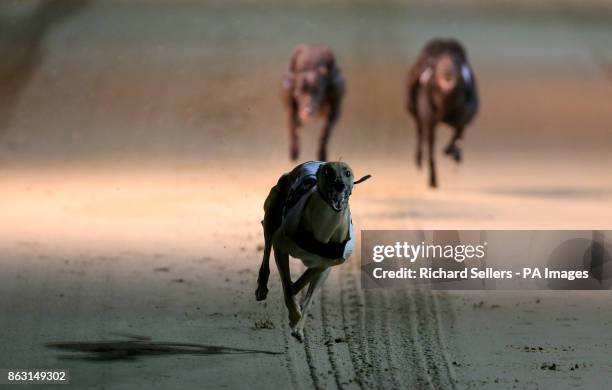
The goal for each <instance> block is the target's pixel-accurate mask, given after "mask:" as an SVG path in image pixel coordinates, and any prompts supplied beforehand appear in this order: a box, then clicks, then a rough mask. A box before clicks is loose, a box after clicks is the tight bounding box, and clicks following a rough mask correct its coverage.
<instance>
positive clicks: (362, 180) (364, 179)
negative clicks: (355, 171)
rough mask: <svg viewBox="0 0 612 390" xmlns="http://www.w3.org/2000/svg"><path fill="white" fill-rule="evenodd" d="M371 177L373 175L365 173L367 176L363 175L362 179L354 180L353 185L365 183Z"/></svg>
mask: <svg viewBox="0 0 612 390" xmlns="http://www.w3.org/2000/svg"><path fill="white" fill-rule="evenodd" d="M371 177H372V175H365V176H364V177H362V178H361V179H359V180H357V181H354V182H353V185H355V184H359V183H363V182H364V181H366V180H368V179H369V178H371Z"/></svg>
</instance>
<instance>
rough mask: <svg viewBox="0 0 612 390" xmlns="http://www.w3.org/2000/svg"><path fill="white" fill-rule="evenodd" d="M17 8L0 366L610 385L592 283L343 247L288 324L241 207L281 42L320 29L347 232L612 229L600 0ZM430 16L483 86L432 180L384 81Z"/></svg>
mask: <svg viewBox="0 0 612 390" xmlns="http://www.w3.org/2000/svg"><path fill="white" fill-rule="evenodd" d="M66 3H68V2H66ZM66 3H64V4H66ZM37 4H38V3H36V2H31V3H25V5H24V3H22V4H21V5H16V4H14V3H13V4H11V5H2V6H1V7H0V9H2V18H1V19H0V21H1V22H2V24H0V26H2V27H3V29H2V31H3V36H2V38H3V40H2V41H1V42H0V50H1V51H2V53H3V55H4V56H6V57H7V58H10V61H7V62H5V63H3V64H2V66H1V68H0V78H1V80H2V82H3V85H5V87H3V88H2V89H1V90H0V103H1V105H0V215H1V216H2V218H1V219H0V248H1V249H2V250H1V252H0V266H1V267H2V272H1V273H0V313H1V315H0V329H1V330H2V331H1V333H0V367H2V368H25V367H29V368H35V367H41V368H42V367H58V368H59V367H64V368H70V370H71V375H72V384H73V387H74V388H79V389H96V388H113V389H121V388H126V389H127V388H143V389H144V388H167V389H176V388H186V389H187V388H188V389H191V388H236V387H238V388H245V387H247V388H270V387H276V388H287V387H289V386H292V387H295V388H313V387H315V388H351V389H352V388H416V389H453V388H458V389H462V388H494V389H496V388H500V389H501V388H504V389H505V388H519V389H523V388H525V389H547V388H553V387H557V388H568V387H577V388H604V387H605V386H607V384H608V383H609V382H610V380H611V379H612V364H611V363H610V361H609V351H610V348H612V337H611V336H610V334H611V331H612V313H611V312H610V311H609V305H610V298H611V297H610V294H609V292H492V291H489V292H445V293H441V292H431V291H428V290H426V289H416V290H415V289H404V290H363V289H361V288H360V274H359V265H360V259H359V255H358V254H356V255H354V257H353V258H352V259H351V260H350V262H349V263H347V264H345V265H343V266H341V267H339V268H337V269H334V270H333V272H332V274H331V276H330V278H329V280H328V282H327V284H326V285H325V288H324V290H323V292H322V294H321V296H320V297H318V298H317V299H316V303H315V305H314V306H313V310H312V318H309V322H308V325H307V329H306V342H305V343H303V344H300V343H298V342H297V341H296V340H294V339H292V338H291V337H290V336H289V331H288V326H287V321H286V310H285V308H284V305H283V302H282V297H281V291H280V282H279V280H278V275H277V273H276V270H275V268H274V267H273V271H272V275H271V285H270V295H269V298H268V301H267V302H266V303H257V302H255V300H254V294H253V293H254V289H255V280H256V271H257V267H258V266H259V262H260V260H261V254H262V252H261V246H262V243H263V237H262V231H261V226H260V223H259V221H260V220H261V218H262V215H263V210H262V203H263V200H264V199H265V196H266V195H267V191H268V190H269V188H270V187H271V186H272V185H273V184H274V183H275V182H276V179H277V178H278V176H279V175H280V174H281V173H283V172H285V171H287V170H289V169H290V168H291V166H292V165H291V164H290V163H289V162H288V159H287V140H286V134H285V131H284V128H283V126H282V125H283V112H282V107H281V105H280V102H279V99H278V85H279V80H280V77H281V75H282V72H284V70H285V67H286V61H287V58H288V56H289V53H290V52H291V49H292V47H293V46H294V45H295V44H297V43H300V42H303V41H315V42H327V43H328V44H330V45H331V46H332V47H333V48H334V49H335V50H336V52H337V55H338V57H339V59H340V64H341V66H342V68H343V71H344V72H345V75H346V78H347V82H348V95H347V99H346V105H345V107H344V114H343V117H342V118H341V121H340V124H339V126H338V128H337V129H336V131H335V132H334V134H333V135H332V140H331V145H330V151H331V157H332V158H334V159H337V158H342V160H343V161H347V162H349V163H350V164H351V166H352V167H353V169H354V170H355V172H356V175H357V176H360V175H363V174H366V173H370V174H372V175H373V176H374V179H373V180H371V181H369V182H367V183H365V184H363V186H359V187H357V188H356V189H355V191H354V194H353V196H352V198H351V199H352V200H351V208H352V211H353V220H354V223H355V228H356V230H357V231H359V230H361V229H436V228H449V229H553V228H554V229H611V228H612V226H611V224H610V221H611V220H612V186H611V183H612V170H611V169H610V167H611V166H612V154H610V152H609V151H610V147H611V146H612V133H611V132H610V125H609V124H610V123H611V122H612V78H611V74H612V73H611V72H612V51H610V47H609V44H608V43H609V37H610V35H611V34H612V27H611V26H612V24H611V23H610V21H611V16H610V15H612V14H611V13H610V12H611V11H610V10H609V9H600V8H593V9H586V10H585V9H576V8H572V7H570V6H559V5H554V4H548V3H543V5H542V6H541V7H527V6H526V5H524V6H523V7H522V8H512V7H510V6H502V7H501V8H500V9H496V8H487V7H484V6H478V5H477V4H476V2H466V4H462V5H461V6H459V5H455V6H454V7H451V8H448V7H446V8H444V7H441V6H427V5H423V4H418V3H417V4H413V5H410V6H405V5H399V4H396V3H388V4H387V3H385V5H384V6H377V7H375V6H373V5H372V4H369V3H368V2H359V3H358V5H355V6H348V5H344V4H342V5H329V4H327V3H326V2H314V3H313V5H311V6H309V7H306V6H284V5H279V4H282V3H281V2H279V3H275V2H264V4H263V5H255V4H253V3H249V2H246V3H232V5H228V4H226V3H222V2H214V3H212V4H207V5H203V4H200V3H195V2H187V1H182V2H178V3H174V4H170V3H169V2H167V3H166V2H151V3H146V4H145V2H141V1H128V2H106V1H104V2H102V1H97V2H96V1H90V2H83V3H81V2H70V6H65V7H57V6H56V7H54V8H51V10H46V11H45V10H42V11H41V9H40V8H37ZM525 7H527V8H525ZM37 10H38V11H37ZM17 21H18V22H17ZM435 35H442V36H456V37H459V38H460V39H462V40H463V41H464V42H465V43H466V44H467V46H468V50H469V52H470V55H471V58H472V62H473V64H474V68H475V71H476V73H477V75H478V82H479V85H480V89H481V94H482V100H483V106H482V111H481V114H480V116H479V117H478V119H477V122H476V123H475V125H474V126H473V127H471V128H469V129H468V132H467V139H466V150H465V161H464V163H463V164H462V165H461V166H456V165H454V164H453V163H452V162H451V161H447V159H445V158H444V156H443V155H442V153H440V155H439V156H438V161H439V165H440V173H439V176H440V177H439V179H440V186H441V188H440V189H439V190H437V191H431V190H429V189H428V188H427V187H426V176H425V174H424V172H419V171H417V170H416V168H415V167H414V164H413V152H414V150H413V149H414V132H413V127H412V124H411V122H410V121H409V119H408V117H407V115H406V114H405V113H404V112H403V96H404V95H403V84H404V72H405V70H406V68H407V65H408V63H409V62H410V60H411V59H412V58H414V56H415V54H416V53H417V52H418V50H419V48H420V46H421V45H422V43H423V42H424V41H425V40H427V39H428V38H430V37H432V36H435ZM16 48H18V50H17V49H16ZM317 132H318V129H317V128H316V126H310V127H308V128H306V129H304V131H303V132H302V134H301V136H302V142H303V155H302V158H303V159H309V158H311V157H314V155H315V141H316V138H317V134H318V133H317ZM441 134H442V137H441V138H443V141H445V140H446V137H448V136H449V134H448V133H446V132H445V131H444V130H442V131H441ZM440 147H441V146H440ZM358 245H359V243H358ZM293 269H294V272H295V273H296V274H297V273H299V272H300V271H301V269H300V267H299V266H298V265H297V263H294V265H293ZM104 341H116V343H114V344H112V348H111V349H110V351H109V345H108V344H102V347H101V346H100V345H99V344H96V343H99V342H104ZM51 342H75V343H76V344H75V346H76V347H75V348H76V349H80V350H81V352H78V351H76V350H75V348H72V349H65V350H60V349H54V348H48V347H47V346H46V343H51ZM160 342H171V343H172V344H171V345H170V346H168V345H167V344H160ZM181 343H188V344H190V345H188V346H187V345H182V344H181ZM73 347H74V346H73ZM217 347H223V348H217ZM105 348H106V349H105ZM553 364H554V369H552V368H551V367H552V366H553ZM23 388H26V386H24V387H23Z"/></svg>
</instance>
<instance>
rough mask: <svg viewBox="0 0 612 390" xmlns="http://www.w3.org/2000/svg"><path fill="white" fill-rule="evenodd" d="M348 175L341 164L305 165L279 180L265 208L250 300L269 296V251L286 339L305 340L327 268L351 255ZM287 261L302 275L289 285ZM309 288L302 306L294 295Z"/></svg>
mask: <svg viewBox="0 0 612 390" xmlns="http://www.w3.org/2000/svg"><path fill="white" fill-rule="evenodd" d="M370 177H371V176H370V175H366V176H364V177H362V178H361V179H360V180H357V181H355V182H354V181H353V171H352V170H351V168H350V167H349V166H348V165H347V164H345V163H343V162H328V163H325V162H322V161H309V162H306V163H303V164H300V165H298V166H297V167H295V168H294V169H293V170H292V171H291V172H289V173H286V174H284V175H282V176H281V177H280V179H279V180H278V182H277V184H276V185H275V186H274V187H272V189H271V190H270V193H269V194H268V197H267V198H266V201H265V203H264V212H265V214H264V219H263V221H262V225H263V230H264V242H265V245H264V253H263V260H262V262H261V267H260V269H259V276H258V278H257V290H256V291H255V298H256V299H257V300H258V301H263V300H265V299H266V297H267V295H268V286H267V285H268V277H269V276H270V251H271V249H272V248H274V259H275V260H276V265H277V267H278V271H279V274H280V278H281V283H282V286H283V295H284V298H285V305H286V306H287V309H288V311H289V325H290V327H291V334H292V335H293V336H294V337H295V338H297V339H298V340H299V341H302V340H303V339H304V322H305V320H306V314H307V312H308V309H309V308H310V304H311V302H312V297H313V295H314V294H315V293H316V292H317V291H318V290H319V289H320V288H321V286H322V285H323V282H324V281H325V279H327V276H328V275H329V272H330V269H331V267H334V266H337V265H339V264H342V263H344V262H345V261H346V260H347V259H348V258H349V257H350V255H351V253H352V251H353V244H354V238H355V234H354V231H353V223H352V221H351V211H350V208H349V204H348V201H349V196H350V195H351V192H352V190H353V185H354V184H359V183H361V182H363V181H365V180H367V179H369V178H370ZM289 255H291V256H292V257H295V258H298V259H300V260H301V261H302V262H303V263H304V265H305V266H306V267H307V270H306V271H305V272H304V273H303V274H302V276H300V277H299V278H298V280H297V281H296V282H295V283H293V282H292V281H291V273H290V271H289ZM306 285H308V290H307V292H306V295H305V296H304V299H303V300H302V302H301V304H300V305H298V303H297V299H296V295H297V294H298V293H299V292H300V291H301V290H302V289H303V288H304V287H305V286H306Z"/></svg>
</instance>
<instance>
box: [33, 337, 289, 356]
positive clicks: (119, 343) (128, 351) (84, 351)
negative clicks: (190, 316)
mask: <svg viewBox="0 0 612 390" xmlns="http://www.w3.org/2000/svg"><path fill="white" fill-rule="evenodd" d="M124 337H127V338H128V340H110V341H59V342H50V343H46V344H45V345H46V346H47V348H52V349H59V350H62V351H68V352H72V353H73V354H63V355H59V356H58V358H59V359H62V360H85V361H99V362H104V361H130V360H138V359H139V358H142V357H147V356H163V355H237V354H258V353H261V354H266V355H280V354H281V353H280V352H274V351H263V350H256V349H242V348H232V347H224V346H218V345H206V344H196V343H180V342H168V341H152V340H151V338H150V337H142V336H129V335H126V336H124Z"/></svg>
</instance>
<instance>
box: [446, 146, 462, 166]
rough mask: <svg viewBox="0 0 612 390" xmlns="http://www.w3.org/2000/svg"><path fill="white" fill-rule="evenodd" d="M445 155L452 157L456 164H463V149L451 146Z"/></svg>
mask: <svg viewBox="0 0 612 390" xmlns="http://www.w3.org/2000/svg"><path fill="white" fill-rule="evenodd" d="M444 153H445V154H446V155H448V156H450V157H452V159H453V160H455V162H457V163H459V162H461V149H460V148H459V147H457V146H449V147H448V148H446V149H445V150H444Z"/></svg>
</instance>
